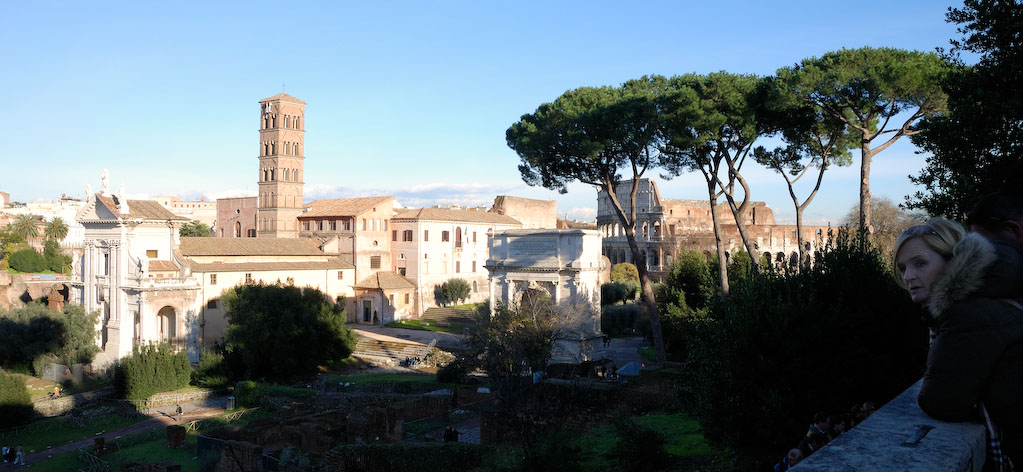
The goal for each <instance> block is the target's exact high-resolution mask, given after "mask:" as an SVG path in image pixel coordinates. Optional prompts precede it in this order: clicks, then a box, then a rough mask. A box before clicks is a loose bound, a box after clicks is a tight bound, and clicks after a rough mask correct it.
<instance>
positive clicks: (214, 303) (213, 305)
mask: <svg viewBox="0 0 1023 472" xmlns="http://www.w3.org/2000/svg"><path fill="white" fill-rule="evenodd" d="M206 308H212V309H216V308H217V301H216V300H210V301H208V302H206Z"/></svg>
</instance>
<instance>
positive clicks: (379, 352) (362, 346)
mask: <svg viewBox="0 0 1023 472" xmlns="http://www.w3.org/2000/svg"><path fill="white" fill-rule="evenodd" d="M436 344H437V342H436V341H433V342H431V343H430V344H428V345H427V344H410V343H400V342H393V341H381V340H379V339H372V338H367V337H363V336H359V339H358V341H357V342H356V344H355V351H353V352H352V355H353V356H355V357H361V358H363V359H366V360H371V361H373V362H377V363H381V364H386V365H399V364H401V363H402V362H404V361H405V358H409V357H418V358H420V359H425V358H426V355H427V354H429V353H431V352H433V353H434V355H433V358H436V359H437V360H443V361H445V362H446V361H448V360H449V358H450V357H452V356H451V354H449V353H447V352H444V351H439V350H438V351H434V346H435V345H436ZM430 363H431V364H433V363H434V362H430Z"/></svg>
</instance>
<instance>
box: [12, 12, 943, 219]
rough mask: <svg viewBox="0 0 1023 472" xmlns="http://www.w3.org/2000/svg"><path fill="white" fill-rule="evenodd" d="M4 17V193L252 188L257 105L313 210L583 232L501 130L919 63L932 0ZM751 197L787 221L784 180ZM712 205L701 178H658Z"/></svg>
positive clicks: (907, 187)
mask: <svg viewBox="0 0 1023 472" xmlns="http://www.w3.org/2000/svg"><path fill="white" fill-rule="evenodd" d="M893 3H894V2H888V1H886V2H881V1H861V2H820V1H815V2H762V1H757V2H737V1H717V2H681V1H665V2H624V1H623V2H601V1H585V2H584V1H578V2H551V1H545V2H523V1H520V2H503V3H498V2H480V1H471V2H470V1H465V2H361V3H348V2H291V3H284V2H274V3H262V2H203V3H191V2H159V3H157V2H126V3H110V2H84V3H83V2H8V3H6V4H5V5H4V7H3V9H2V10H3V14H2V15H0V44H3V46H2V47H0V64H4V72H3V73H2V74H0V86H2V88H3V90H6V91H7V94H8V97H7V99H6V100H4V102H5V105H6V106H4V107H3V109H2V112H0V138H2V139H0V142H2V143H4V144H3V145H2V146H0V164H2V166H0V190H2V191H6V192H8V193H10V194H11V198H12V199H13V200H15V201H34V200H52V199H54V198H55V197H57V196H58V195H59V194H61V193H66V194H69V195H74V196H80V195H82V194H83V193H84V188H85V185H86V184H92V186H93V188H98V186H99V176H100V173H101V172H102V171H103V169H104V168H107V169H109V170H110V179H111V183H112V185H113V186H114V187H115V188H116V187H117V186H119V185H120V184H121V183H124V184H125V186H126V189H127V192H128V193H129V195H134V196H136V197H145V196H152V195H167V194H170V195H179V196H182V197H185V198H195V199H197V198H198V196H199V195H206V196H207V197H208V198H216V197H225V196H239V195H255V192H256V178H257V172H256V169H257V158H256V156H257V142H258V132H257V126H258V123H257V122H258V116H259V106H258V104H257V102H258V101H259V100H260V99H262V98H266V97H269V96H271V95H274V94H276V93H279V92H280V91H281V84H282V83H286V84H287V93H289V94H291V95H294V96H296V97H298V98H301V99H302V100H304V101H306V102H307V103H308V107H307V108H306V141H305V150H306V161H305V177H306V178H305V184H306V187H305V196H306V199H307V200H309V199H316V198H340V197H349V196H366V195H380V194H390V195H396V196H397V197H398V201H399V203H402V204H406V205H430V204H434V203H462V204H481V203H489V202H492V201H493V197H494V196H495V195H498V194H512V195H519V196H525V197H533V198H545V199H557V200H558V209H559V213H561V214H562V215H564V214H566V213H568V214H569V216H571V217H576V218H581V219H585V218H592V216H593V215H594V213H595V210H594V209H595V206H596V193H595V192H594V191H593V189H591V188H590V187H588V186H585V185H574V186H572V187H570V189H569V190H570V191H569V193H568V194H566V195H559V194H557V193H556V192H552V191H549V190H546V189H542V188H530V187H528V186H526V185H525V184H524V183H522V180H521V178H520V177H519V174H518V170H517V169H516V166H517V165H518V163H519V159H518V156H517V155H516V154H515V153H514V152H513V151H511V150H510V149H509V148H508V147H507V145H506V144H505V138H504V132H505V130H506V129H507V128H508V127H509V126H510V125H511V124H512V123H513V122H515V121H516V120H518V118H519V117H520V116H521V115H522V114H524V113H530V112H532V111H534V110H535V109H536V107H537V106H539V105H540V104H542V103H544V102H549V101H552V100H554V99H555V98H557V97H558V96H559V95H560V94H562V93H563V92H565V91H566V90H569V89H572V88H576V87H581V86H595V85H617V84H620V83H621V82H624V81H626V80H628V79H631V78H636V77H640V76H642V75H644V74H662V75H674V74H683V73H688V72H697V73H706V72H712V71H718V70H726V71H729V72H736V73H753V74H760V75H767V74H771V73H773V72H774V71H775V70H776V69H777V68H779V67H782V66H786V65H791V64H793V63H795V62H797V61H799V60H801V59H803V58H805V57H809V56H816V55H820V54H822V53H825V52H827V51H830V50H834V49H839V48H842V47H860V46H889V47H898V48H905V49H917V50H923V51H932V50H934V48H935V47H938V46H947V44H948V40H949V39H950V38H952V37H954V36H955V35H956V34H955V28H954V26H953V25H949V24H947V23H945V21H944V13H945V11H946V9H947V7H948V6H949V5H958V4H957V3H951V2H945V1H905V2H898V3H897V4H893ZM922 166H923V156H920V155H917V154H915V148H914V147H913V146H912V145H911V144H910V143H909V142H908V140H906V142H903V143H900V144H897V145H896V146H894V147H892V148H890V149H888V150H886V151H885V152H883V153H881V154H880V155H879V156H878V157H877V158H876V159H875V161H874V165H873V171H872V174H871V180H872V189H873V191H874V194H875V195H877V196H889V197H891V198H892V199H893V200H895V201H897V202H899V201H902V199H903V196H904V195H906V194H908V193H911V192H912V191H913V190H914V187H913V186H912V185H911V184H910V183H909V182H908V179H906V176H907V175H908V174H915V173H916V172H917V171H919V169H920V168H921V167H922ZM829 172H830V173H829V174H826V175H825V181H824V186H823V188H822V190H821V192H820V194H819V195H818V196H817V199H816V200H815V201H814V203H813V204H812V205H811V206H810V208H809V209H808V210H807V214H806V216H807V217H808V218H809V219H810V220H812V221H814V222H824V221H828V220H830V221H835V222H837V221H839V220H841V219H842V217H843V216H844V214H845V213H846V212H847V211H848V210H849V208H850V207H852V206H853V205H854V204H855V202H856V200H857V191H858V190H857V180H858V158H857V159H856V162H855V163H854V165H853V166H851V167H849V168H844V169H835V170H833V171H829ZM749 176H750V180H751V183H752V188H751V195H752V196H753V198H754V199H755V200H763V201H766V202H767V203H768V204H769V205H771V206H772V207H773V208H774V209H775V212H776V215H778V217H779V219H780V220H784V219H786V218H789V219H791V215H792V214H793V211H792V209H791V208H792V207H791V200H789V197H788V194H787V192H786V190H785V186H784V184H783V182H782V180H781V178H780V177H778V176H776V175H773V174H771V173H770V172H768V171H764V170H760V171H756V170H752V169H751V171H750V174H749ZM659 185H660V189H661V193H662V195H663V196H665V197H669V198H705V196H706V195H705V188H704V187H703V186H702V184H701V178H700V177H698V176H696V175H689V176H681V177H677V178H675V179H673V180H671V181H670V182H661V183H660V184H659Z"/></svg>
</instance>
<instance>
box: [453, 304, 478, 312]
mask: <svg viewBox="0 0 1023 472" xmlns="http://www.w3.org/2000/svg"><path fill="white" fill-rule="evenodd" d="M481 306H483V303H482V302H481V303H463V304H461V305H454V306H450V307H448V308H451V309H454V310H467V311H476V309H477V308H479V307H481Z"/></svg>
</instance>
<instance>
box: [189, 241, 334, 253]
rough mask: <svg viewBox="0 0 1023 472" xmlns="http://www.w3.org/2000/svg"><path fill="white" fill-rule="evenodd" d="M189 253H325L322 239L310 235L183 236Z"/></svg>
mask: <svg viewBox="0 0 1023 472" xmlns="http://www.w3.org/2000/svg"><path fill="white" fill-rule="evenodd" d="M180 248H181V254H182V255H183V256H185V257H189V256H322V255H324V254H323V251H321V250H320V247H319V241H317V240H315V239H309V238H201V237H196V238H181V246H180Z"/></svg>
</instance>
